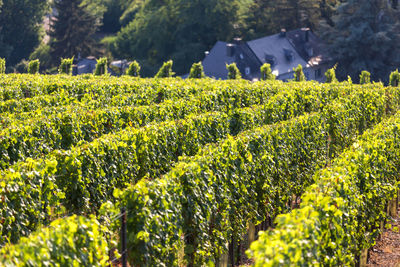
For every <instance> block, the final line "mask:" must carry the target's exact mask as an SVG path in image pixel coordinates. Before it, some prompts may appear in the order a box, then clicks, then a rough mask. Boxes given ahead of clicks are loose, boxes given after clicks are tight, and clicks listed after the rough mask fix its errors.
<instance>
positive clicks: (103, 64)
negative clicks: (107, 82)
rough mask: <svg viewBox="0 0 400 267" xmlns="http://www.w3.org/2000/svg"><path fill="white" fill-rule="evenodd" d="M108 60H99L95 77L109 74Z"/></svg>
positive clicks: (103, 58)
mask: <svg viewBox="0 0 400 267" xmlns="http://www.w3.org/2000/svg"><path fill="white" fill-rule="evenodd" d="M107 68H108V59H107V58H106V57H102V58H99V59H98V60H97V64H96V69H95V70H94V75H97V76H100V75H105V74H107V72H108V69H107Z"/></svg>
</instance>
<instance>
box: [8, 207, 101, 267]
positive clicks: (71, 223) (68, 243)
mask: <svg viewBox="0 0 400 267" xmlns="http://www.w3.org/2000/svg"><path fill="white" fill-rule="evenodd" d="M107 252H108V247H107V242H106V240H105V238H104V237H103V229H102V227H101V226H100V224H99V222H98V221H97V220H96V219H95V218H94V217H90V218H85V217H78V216H76V215H73V216H72V217H68V218H65V219H58V220H55V221H53V222H52V223H51V224H50V226H49V227H46V228H42V229H40V230H39V231H37V232H36V233H33V234H32V235H30V236H29V237H24V238H22V239H21V240H20V242H19V243H18V244H15V245H7V246H5V247H4V248H3V249H2V250H0V255H1V256H0V265H1V266H44V265H46V266H107V264H108V255H107Z"/></svg>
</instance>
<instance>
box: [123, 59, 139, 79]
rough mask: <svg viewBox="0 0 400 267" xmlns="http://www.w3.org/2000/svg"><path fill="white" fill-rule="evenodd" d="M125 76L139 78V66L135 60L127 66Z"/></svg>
mask: <svg viewBox="0 0 400 267" xmlns="http://www.w3.org/2000/svg"><path fill="white" fill-rule="evenodd" d="M126 74H127V75H129V76H133V77H140V65H139V63H138V62H137V61H136V60H135V61H133V62H132V63H131V64H130V65H129V68H128V70H127V71H126Z"/></svg>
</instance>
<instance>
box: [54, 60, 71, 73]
mask: <svg viewBox="0 0 400 267" xmlns="http://www.w3.org/2000/svg"><path fill="white" fill-rule="evenodd" d="M73 63H74V58H62V59H61V64H60V67H59V68H58V73H60V74H68V75H71V74H72V64H73Z"/></svg>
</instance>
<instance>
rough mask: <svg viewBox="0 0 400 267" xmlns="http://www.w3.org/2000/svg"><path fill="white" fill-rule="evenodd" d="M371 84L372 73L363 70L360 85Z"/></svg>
mask: <svg viewBox="0 0 400 267" xmlns="http://www.w3.org/2000/svg"><path fill="white" fill-rule="evenodd" d="M370 82H371V73H369V72H368V71H366V70H363V71H362V72H361V74H360V84H367V83H370Z"/></svg>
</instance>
